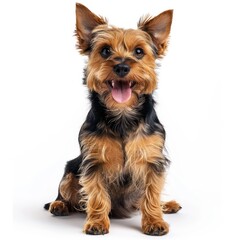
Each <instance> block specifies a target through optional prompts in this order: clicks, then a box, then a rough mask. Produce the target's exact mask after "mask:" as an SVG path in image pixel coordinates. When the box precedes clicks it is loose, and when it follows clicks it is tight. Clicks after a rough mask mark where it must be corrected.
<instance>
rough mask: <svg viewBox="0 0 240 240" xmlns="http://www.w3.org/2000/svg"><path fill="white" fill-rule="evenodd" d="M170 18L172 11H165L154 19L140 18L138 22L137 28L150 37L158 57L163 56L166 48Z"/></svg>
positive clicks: (170, 23)
mask: <svg viewBox="0 0 240 240" xmlns="http://www.w3.org/2000/svg"><path fill="white" fill-rule="evenodd" d="M172 16H173V10H167V11H165V12H162V13H161V14H159V15H158V16H156V17H150V16H147V17H144V18H141V19H140V20H139V22H138V28H139V29H141V30H143V31H145V32H147V33H148V34H149V35H150V36H151V38H152V41H153V43H154V45H155V47H156V51H157V55H158V56H159V57H161V56H163V55H164V53H165V51H166V48H167V44H168V37H169V33H170V29H171V25H172Z"/></svg>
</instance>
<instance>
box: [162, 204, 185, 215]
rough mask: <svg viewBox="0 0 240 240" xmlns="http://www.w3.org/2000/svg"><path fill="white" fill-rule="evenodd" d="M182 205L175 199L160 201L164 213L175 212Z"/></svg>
mask: <svg viewBox="0 0 240 240" xmlns="http://www.w3.org/2000/svg"><path fill="white" fill-rule="evenodd" d="M180 209H182V207H181V206H180V204H179V203H177V202H176V201H170V202H164V203H162V211H163V213H165V214H170V213H177V212H178V211H179V210H180Z"/></svg>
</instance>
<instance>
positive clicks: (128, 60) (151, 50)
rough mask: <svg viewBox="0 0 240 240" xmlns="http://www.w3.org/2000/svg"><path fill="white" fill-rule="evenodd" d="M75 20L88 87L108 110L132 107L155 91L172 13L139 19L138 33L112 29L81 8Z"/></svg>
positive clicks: (78, 6)
mask: <svg viewBox="0 0 240 240" xmlns="http://www.w3.org/2000/svg"><path fill="white" fill-rule="evenodd" d="M76 20H77V21H76V34H77V37H78V46H79V49H80V52H81V53H82V54H85V55H88V56H89V61H88V65H87V69H86V84H87V86H88V88H89V89H90V90H91V91H95V92H97V93H99V95H100V96H101V97H102V100H103V101H104V103H105V104H106V106H107V107H108V108H111V109H112V108H122V107H125V106H133V105H135V104H137V103H138V98H139V96H140V95H141V94H151V93H152V92H153V91H154V90H155V88H156V86H157V77H156V72H155V68H156V63H155V61H156V59H157V58H160V57H162V56H163V55H164V53H165V51H166V48H167V41H168V36H169V33H170V27H171V22H172V10H169V11H165V12H163V13H161V14H160V15H158V16H156V17H154V18H150V17H146V18H144V19H140V21H139V23H138V29H136V30H133V29H127V30H124V29H121V28H115V27H112V26H109V25H108V24H107V21H106V20H105V19H103V18H101V17H98V16H96V15H95V14H93V13H92V12H91V11H90V10H89V9H87V8H86V7H85V6H83V5H81V4H77V5H76Z"/></svg>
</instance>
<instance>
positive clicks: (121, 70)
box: [113, 63, 130, 77]
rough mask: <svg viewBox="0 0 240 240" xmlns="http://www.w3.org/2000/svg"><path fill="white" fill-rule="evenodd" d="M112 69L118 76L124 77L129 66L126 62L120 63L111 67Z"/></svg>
mask: <svg viewBox="0 0 240 240" xmlns="http://www.w3.org/2000/svg"><path fill="white" fill-rule="evenodd" d="M113 71H114V72H115V73H116V74H117V75H118V76H119V77H125V76H126V75H127V74H128V73H129V71H130V67H129V66H128V65H127V64H123V63H120V64H117V65H115V66H114V67H113Z"/></svg>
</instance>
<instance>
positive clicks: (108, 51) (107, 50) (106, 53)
mask: <svg viewBox="0 0 240 240" xmlns="http://www.w3.org/2000/svg"><path fill="white" fill-rule="evenodd" d="M100 54H101V56H102V57H103V58H108V57H109V56H110V55H111V54H112V53H111V49H110V47H109V46H105V47H103V48H102V50H101V51H100Z"/></svg>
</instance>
